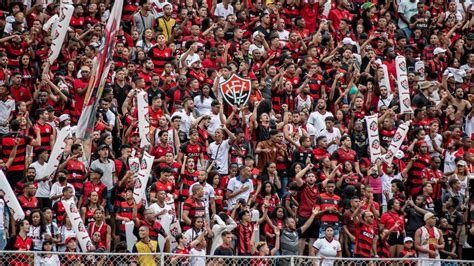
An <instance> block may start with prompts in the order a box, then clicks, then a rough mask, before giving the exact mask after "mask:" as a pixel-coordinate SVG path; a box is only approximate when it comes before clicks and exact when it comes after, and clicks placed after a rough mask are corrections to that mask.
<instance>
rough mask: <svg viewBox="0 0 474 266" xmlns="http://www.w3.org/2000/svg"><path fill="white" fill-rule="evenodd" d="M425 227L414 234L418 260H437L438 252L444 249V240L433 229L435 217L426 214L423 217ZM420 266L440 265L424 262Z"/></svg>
mask: <svg viewBox="0 0 474 266" xmlns="http://www.w3.org/2000/svg"><path fill="white" fill-rule="evenodd" d="M423 220H424V221H425V225H424V226H422V227H420V228H418V230H416V233H415V249H416V250H417V251H418V256H419V257H420V258H430V259H439V258H440V256H439V250H443V249H444V239H443V237H442V234H441V231H440V230H439V229H438V228H436V227H435V225H436V216H435V215H434V214H433V213H431V212H428V213H426V214H425V215H424V216H423ZM422 265H441V263H440V262H438V261H436V262H426V261H423V262H422Z"/></svg>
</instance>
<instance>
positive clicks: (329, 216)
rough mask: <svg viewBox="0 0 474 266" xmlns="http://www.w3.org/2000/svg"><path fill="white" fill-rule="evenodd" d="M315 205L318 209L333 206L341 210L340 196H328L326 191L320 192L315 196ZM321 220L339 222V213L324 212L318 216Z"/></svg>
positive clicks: (321, 209)
mask: <svg viewBox="0 0 474 266" xmlns="http://www.w3.org/2000/svg"><path fill="white" fill-rule="evenodd" d="M316 206H318V207H319V210H320V211H324V210H326V209H328V208H331V207H334V208H336V210H337V211H341V210H342V206H341V197H339V196H338V195H335V194H334V195H332V196H329V195H328V194H327V193H322V194H320V195H319V196H318V197H317V198H316ZM320 221H321V222H339V215H338V214H337V213H325V214H323V215H321V217H320Z"/></svg>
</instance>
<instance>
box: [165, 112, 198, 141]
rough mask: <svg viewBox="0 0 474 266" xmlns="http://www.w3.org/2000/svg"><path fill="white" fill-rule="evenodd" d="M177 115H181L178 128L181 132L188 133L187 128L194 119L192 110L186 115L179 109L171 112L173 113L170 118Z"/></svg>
mask: <svg viewBox="0 0 474 266" xmlns="http://www.w3.org/2000/svg"><path fill="white" fill-rule="evenodd" d="M178 115H179V116H180V117H181V125H180V128H179V130H180V131H181V132H185V133H186V135H187V134H188V133H189V129H190V128H191V125H192V123H193V120H194V119H195V118H194V115H193V113H192V112H191V113H189V115H188V114H186V112H185V111H184V110H179V111H176V112H174V113H173V115H172V116H171V119H173V117H175V116H178Z"/></svg>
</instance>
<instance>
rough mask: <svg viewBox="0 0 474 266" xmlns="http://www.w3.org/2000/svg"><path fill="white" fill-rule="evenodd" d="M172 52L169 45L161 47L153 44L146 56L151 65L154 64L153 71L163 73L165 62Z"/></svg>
mask: <svg viewBox="0 0 474 266" xmlns="http://www.w3.org/2000/svg"><path fill="white" fill-rule="evenodd" d="M172 54H173V52H172V51H171V48H169V47H164V48H163V49H161V48H160V47H159V46H158V45H155V46H153V47H152V48H151V49H150V50H149V51H148V56H149V57H150V58H151V60H152V61H153V65H155V69H154V70H153V71H154V72H155V73H158V74H161V73H163V71H164V70H165V64H166V62H168V60H169V58H170V57H171V56H172Z"/></svg>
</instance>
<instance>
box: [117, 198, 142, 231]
mask: <svg viewBox="0 0 474 266" xmlns="http://www.w3.org/2000/svg"><path fill="white" fill-rule="evenodd" d="M134 206H135V203H134V202H132V204H129V203H128V202H127V201H121V202H119V204H118V206H117V207H116V212H115V213H116V215H120V216H121V217H125V218H128V219H130V221H132V220H133V207H134ZM143 210H144V208H143V206H142V204H141V203H139V204H137V215H138V217H137V218H138V219H140V217H139V216H140V213H143ZM117 222H118V223H119V226H118V227H117V228H119V232H121V233H125V224H123V223H122V221H118V220H117Z"/></svg>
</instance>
